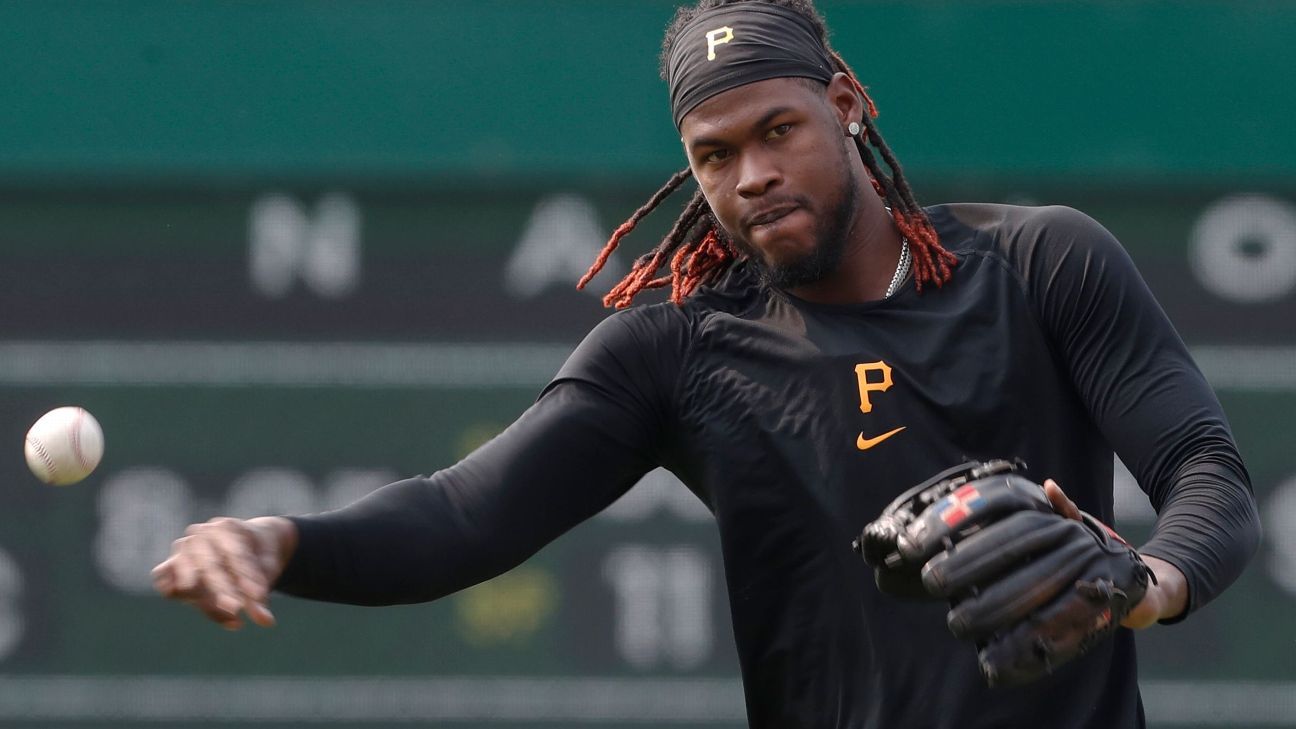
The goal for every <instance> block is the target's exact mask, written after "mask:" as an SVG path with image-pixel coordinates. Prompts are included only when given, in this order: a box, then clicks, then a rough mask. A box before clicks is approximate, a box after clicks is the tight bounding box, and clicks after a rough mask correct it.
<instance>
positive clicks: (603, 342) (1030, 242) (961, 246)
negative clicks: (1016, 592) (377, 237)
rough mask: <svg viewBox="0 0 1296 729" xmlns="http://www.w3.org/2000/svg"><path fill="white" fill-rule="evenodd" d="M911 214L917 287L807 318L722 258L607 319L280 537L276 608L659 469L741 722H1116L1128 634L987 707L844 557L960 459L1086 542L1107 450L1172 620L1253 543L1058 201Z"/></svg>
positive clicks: (440, 579) (1195, 400) (541, 523)
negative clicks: (1072, 523)
mask: <svg viewBox="0 0 1296 729" xmlns="http://www.w3.org/2000/svg"><path fill="white" fill-rule="evenodd" d="M929 215H930V216H931V219H932V222H933V224H934V225H935V226H936V229H937V231H938V233H939V235H940V238H941V241H942V243H943V244H944V245H945V247H946V248H948V249H949V250H951V251H952V252H953V253H954V254H955V255H956V256H957V257H958V259H959V262H958V266H957V268H956V270H955V274H954V277H953V279H952V280H951V281H950V282H949V283H947V284H946V285H945V286H943V287H941V288H936V287H928V288H927V289H925V290H924V291H923V292H922V293H921V294H919V293H918V292H917V291H915V290H914V287H913V283H912V282H909V283H907V284H905V285H904V286H903V287H902V288H901V289H900V290H899V291H898V292H897V293H896V294H895V295H894V296H893V297H891V298H889V299H885V300H880V301H874V302H869V303H863V304H858V305H847V306H829V305H821V304H813V303H810V302H806V301H803V300H799V299H797V298H795V297H793V296H790V295H788V294H786V293H784V292H781V291H778V290H774V289H771V288H768V287H766V286H765V285H763V284H762V283H761V282H760V281H759V279H758V278H757V277H756V276H755V275H753V273H752V271H751V270H750V269H749V267H748V266H746V265H742V264H739V265H737V266H735V267H734V269H733V270H732V271H731V272H730V273H729V274H728V275H727V276H726V278H725V279H724V280H723V281H722V282H720V283H719V284H717V285H716V286H714V287H708V288H704V289H702V290H700V291H699V292H698V293H697V294H695V295H694V296H692V297H690V299H689V300H688V301H687V302H686V303H685V304H684V305H683V306H675V305H671V304H662V305H654V306H643V307H637V308H633V309H630V310H627V311H625V312H621V313H618V314H616V315H613V316H611V317H609V318H608V319H606V320H605V321H604V322H602V323H601V324H600V325H599V326H598V327H596V328H595V329H594V331H593V332H591V334H590V335H589V336H588V337H587V338H586V339H585V341H584V342H583V343H582V344H581V345H580V346H579V347H578V348H577V349H576V351H575V352H574V353H573V354H572V356H571V358H570V359H569V360H568V361H567V363H566V364H565V365H564V366H563V368H562V369H561V371H560V372H559V373H558V375H557V376H556V377H555V378H554V380H553V381H552V382H551V383H550V384H549V385H548V387H546V388H545V390H544V391H543V393H542V394H541V395H540V397H539V399H538V400H537V402H536V403H535V405H533V406H532V407H531V408H530V409H529V410H528V411H527V412H526V413H525V414H524V415H523V416H522V417H521V418H519V419H518V421H517V422H515V423H514V424H513V425H512V426H510V427H509V428H508V429H507V430H506V431H505V432H504V433H503V434H501V435H500V436H498V437H497V438H495V439H494V440H492V441H491V442H489V443H487V444H486V445H484V446H482V447H481V448H480V449H479V450H477V451H476V452H474V453H473V454H472V455H470V456H468V457H467V458H466V459H464V460H463V461H462V462H460V463H458V464H456V465H454V466H452V467H450V468H447V469H444V470H442V471H439V472H437V473H435V474H434V475H432V476H430V477H426V478H416V479H410V480H407V481H402V482H399V483H396V484H392V485H390V486H387V487H385V488H383V489H380V490H379V491H377V492H375V493H374V494H373V495H371V496H369V497H367V498H365V499H362V500H361V501H359V502H357V503H356V504H354V505H352V506H350V507H347V508H345V509H342V510H340V511H336V512H330V513H326V514H321V515H316V516H311V517H296V518H295V521H296V523H297V525H298V528H299V530H300V543H299V546H298V549H297V552H296V554H295V555H294V556H293V559H292V561H291V563H290V564H289V566H288V569H287V571H286V572H285V574H284V575H283V577H282V578H281V580H280V582H279V584H278V589H280V590H283V591H285V592H289V593H293V594H297V595H303V596H307V597H313V598H317V599H324V600H334V601H341V602H351V603H361V604H383V603H396V602H411V601H422V600H431V599H435V598H437V597H440V596H443V595H446V594H449V593H451V592H453V591H455V590H458V589H461V588H464V587H467V586H469V585H472V584H474V583H477V582H480V581H482V580H485V579H488V578H490V577H492V576H494V575H496V574H499V573H501V572H503V571H505V570H507V569H509V568H510V567H512V566H514V565H516V564H518V563H520V562H521V561H523V560H525V559H526V558H527V557H528V556H530V555H531V554H533V553H534V552H535V551H537V550H538V549H539V548H540V547H542V546H543V545H545V544H546V543H547V542H549V541H550V540H552V539H553V538H555V537H556V536H558V535H559V534H561V533H563V532H564V531H566V530H567V529H570V528H571V527H572V526H574V525H576V524H577V523H579V522H580V521H582V520H583V519H585V518H587V517H589V516H591V515H593V514H595V513H596V512H598V511H599V510H600V509H602V508H604V507H605V506H607V505H608V504H610V503H611V502H612V501H614V500H615V499H616V498H617V497H618V496H620V495H621V494H622V493H623V492H624V491H625V490H626V489H628V488H629V487H630V486H631V485H632V484H634V483H635V482H636V481H637V480H638V479H639V478H640V477H641V476H642V475H643V474H644V473H645V472H647V471H648V470H650V469H652V468H653V467H655V466H658V465H662V466H665V467H667V468H669V469H671V470H672V471H674V472H675V473H676V474H677V475H678V476H679V477H680V478H681V479H682V480H683V481H684V483H685V484H687V485H688V487H689V488H690V489H691V490H693V491H694V492H695V493H696V494H697V495H698V497H699V498H701V499H702V500H703V501H704V502H705V503H706V504H707V506H708V507H709V508H710V509H711V511H712V512H713V513H714V514H715V519H716V523H717V525H718V527H719V530H720V539H721V545H722V550H723V555H724V566H725V575H726V580H727V585H728V592H729V602H730V609H731V611H732V615H733V625H734V632H735V638H736V640H737V647H738V654H739V659H740V664H741V669H742V675H743V682H744V688H745V691H746V696H747V710H748V717H749V721H750V723H751V725H752V726H754V727H780V728H786V727H852V728H858V727H887V728H890V727H900V726H905V727H955V726H957V727H959V728H960V729H971V728H973V727H983V726H984V727H1002V726H1043V725H1047V726H1050V727H1104V728H1107V727H1135V726H1141V725H1142V724H1143V716H1142V707H1141V703H1140V700H1139V695H1138V687H1137V683H1136V666H1135V655H1134V640H1133V635H1132V634H1131V632H1130V631H1128V630H1124V629H1122V630H1120V631H1119V632H1118V634H1117V635H1116V637H1115V639H1114V640H1110V641H1107V642H1105V643H1103V644H1102V645H1100V646H1098V647H1096V648H1095V649H1094V650H1093V651H1092V652H1091V653H1089V654H1087V655H1086V656H1084V657H1082V658H1080V659H1078V660H1076V661H1074V662H1072V663H1070V664H1068V665H1066V666H1064V667H1062V668H1061V669H1060V670H1058V671H1057V672H1056V673H1055V674H1053V675H1052V676H1049V677H1047V678H1045V679H1043V680H1042V681H1039V682H1037V683H1034V684H1030V685H1028V686H1024V687H1017V688H999V689H988V688H986V687H985V685H984V683H983V681H982V679H981V677H980V675H979V673H978V670H977V667H976V662H975V651H974V650H972V648H971V647H970V646H969V645H967V644H965V643H962V642H960V641H958V640H956V639H954V638H953V637H952V636H951V635H950V634H949V632H948V631H947V630H946V629H945V625H944V619H945V617H944V616H945V610H946V606H944V605H943V604H939V603H935V602H931V603H925V602H908V601H901V600H897V599H895V598H892V597H888V596H884V595H882V594H880V593H879V592H878V591H877V590H876V588H875V587H874V585H873V581H872V576H871V573H870V572H869V570H868V569H867V568H866V567H865V565H864V564H863V563H862V561H861V560H860V559H859V558H858V557H857V556H856V555H855V554H853V553H852V551H851V549H850V542H851V539H852V537H853V536H855V535H856V534H857V533H858V532H859V529H860V528H861V527H862V525H863V524H865V523H866V522H868V521H870V520H872V519H873V518H875V517H876V516H877V515H878V513H879V512H880V511H881V510H882V508H883V507H884V506H885V505H886V504H887V502H889V501H890V500H891V499H892V498H893V497H894V496H896V495H897V494H898V493H899V492H900V491H902V490H904V489H905V488H907V487H909V486H911V485H913V484H915V483H917V482H919V481H921V480H923V479H925V478H926V477H928V476H930V475H931V474H932V473H935V472H936V471H939V470H941V469H943V468H946V467H948V466H949V465H951V464H954V463H959V462H962V461H964V460H967V459H968V458H979V459H987V458H996V457H1014V456H1015V457H1020V458H1023V459H1024V460H1025V461H1026V462H1027V463H1028V464H1029V465H1030V467H1031V471H1030V473H1031V475H1032V476H1034V477H1035V478H1036V479H1037V480H1043V479H1044V478H1055V479H1057V480H1058V482H1059V483H1060V484H1061V485H1062V487H1063V488H1064V489H1065V490H1066V492H1067V494H1068V495H1069V496H1070V497H1071V498H1072V499H1073V500H1074V501H1075V502H1076V503H1077V504H1078V505H1079V506H1080V508H1081V509H1084V510H1086V511H1089V512H1090V513H1093V514H1095V515H1096V516H1098V517H1099V518H1101V519H1103V520H1104V521H1107V522H1108V523H1111V522H1112V520H1113V514H1112V463H1113V461H1112V451H1113V449H1114V450H1115V452H1116V453H1117V454H1119V456H1120V457H1121V459H1122V460H1123V461H1124V462H1125V463H1126V464H1127V465H1128V466H1129V467H1130V470H1131V471H1132V472H1133V473H1134V475H1135V476H1136V478H1137V479H1138V482H1139V484H1140V485H1141V486H1142V488H1143V489H1144V490H1145V491H1146V492H1147V494H1148V496H1149V498H1150V500H1151V502H1152V505H1153V506H1154V507H1155V508H1156V509H1157V511H1158V514H1159V517H1158V519H1157V523H1156V526H1155V528H1154V531H1153V534H1152V537H1151V539H1150V541H1149V542H1148V543H1147V544H1146V545H1144V546H1143V547H1142V549H1141V551H1142V552H1143V553H1144V554H1148V555H1154V556H1157V557H1160V558H1162V559H1165V560H1167V561H1169V562H1170V563H1171V564H1173V565H1175V566H1176V567H1177V568H1178V569H1180V570H1181V571H1182V572H1183V573H1184V575H1185V576H1186V577H1187V581H1188V586H1189V605H1188V612H1191V611H1193V610H1196V609H1197V608H1199V607H1201V606H1202V605H1204V604H1205V603H1207V602H1208V601H1209V600H1211V599H1212V598H1214V597H1215V596H1216V595H1218V594H1219V592H1220V591H1221V590H1222V589H1224V588H1225V587H1226V586H1227V585H1228V584H1229V583H1231V582H1232V581H1233V580H1234V579H1235V578H1236V577H1237V575H1238V574H1239V573H1240V572H1241V570H1242V569H1243V567H1244V566H1245V564H1246V562H1247V560H1248V559H1249V558H1250V556H1251V555H1252V553H1253V552H1254V550H1255V548H1256V546H1257V543H1258V540H1259V523H1258V518H1257V515H1256V510H1255V503H1254V498H1253V496H1252V493H1251V489H1250V484H1249V482H1248V476H1247V473H1246V470H1245V468H1244V466H1243V464H1242V461H1241V459H1240V458H1239V456H1238V452H1237V449H1236V446H1235V445H1234V442H1233V438H1232V435H1231V433H1230V431H1229V428H1228V424H1227V422H1226V421H1225V418H1224V415H1223V412H1222V410H1221V408H1220V406H1219V403H1218V401H1217V400H1216V398H1215V396H1214V394H1213V393H1212V392H1211V390H1210V388H1209V386H1208V385H1207V383H1206V381H1205V379H1204V378H1203V377H1202V375H1201V373H1200V372H1199V371H1198V369H1197V368H1196V366H1195V365H1194V364H1193V362H1192V360H1191V359H1190V357H1189V355H1188V352H1187V350H1186V348H1185V347H1184V345H1183V343H1182V342H1181V341H1180V339H1179V337H1178V335H1177V334H1176V333H1175V331H1174V329H1173V328H1172V327H1171V325H1170V323H1169V321H1168V320H1167V318H1166V316H1165V314H1164V313H1163V312H1162V310H1161V308H1160V307H1159V306H1158V304H1157V303H1156V301H1155V300H1154V299H1153V297H1152V295H1151V293H1150V292H1149V291H1148V289H1147V287H1146V285H1145V284H1144V282H1143V281H1142V279H1141V277H1140V276H1139V275H1138V273H1137V271H1136V270H1135V268H1134V266H1133V264H1132V262H1131V261H1130V260H1129V258H1128V256H1127V255H1126V254H1125V252H1124V250H1123V249H1122V248H1121V247H1120V245H1119V244H1118V243H1117V242H1116V241H1115V240H1114V239H1113V238H1112V236H1111V235H1110V234H1109V233H1108V232H1107V231H1106V230H1104V229H1103V228H1102V227H1101V226H1099V225H1098V224H1097V223H1095V222H1094V221H1092V220H1091V219H1089V218H1088V217H1086V216H1084V215H1083V214H1080V213H1078V212H1076V211H1074V210H1070V209H1066V208H1020V207H1011V206H1003V205H984V204H960V205H948V206H936V207H933V208H931V209H930V210H929ZM888 434H889V435H888ZM884 436H885V437H884Z"/></svg>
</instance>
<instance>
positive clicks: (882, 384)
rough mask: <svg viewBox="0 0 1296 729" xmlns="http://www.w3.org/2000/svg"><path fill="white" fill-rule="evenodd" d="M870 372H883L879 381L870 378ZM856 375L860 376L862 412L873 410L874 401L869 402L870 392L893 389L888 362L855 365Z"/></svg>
mask: <svg viewBox="0 0 1296 729" xmlns="http://www.w3.org/2000/svg"><path fill="white" fill-rule="evenodd" d="M870 372H880V373H882V377H881V379H879V380H878V381H877V382H871V381H870V380H869V373H870ZM855 375H856V376H857V377H859V393H860V412H865V413H871V412H873V403H871V402H869V393H870V392H886V391H887V390H890V389H891V368H890V367H889V366H888V365H887V363H886V362H882V361H880V360H879V361H877V362H865V363H863V364H857V365H855Z"/></svg>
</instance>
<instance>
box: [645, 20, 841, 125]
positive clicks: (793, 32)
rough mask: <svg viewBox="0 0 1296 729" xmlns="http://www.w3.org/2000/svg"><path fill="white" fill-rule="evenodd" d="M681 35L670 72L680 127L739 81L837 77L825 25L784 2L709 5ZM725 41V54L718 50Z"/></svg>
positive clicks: (672, 54)
mask: <svg viewBox="0 0 1296 729" xmlns="http://www.w3.org/2000/svg"><path fill="white" fill-rule="evenodd" d="M735 29H737V31H736V32H735ZM677 39H678V40H677V42H676V43H675V44H674V45H673V46H672V47H671V49H670V58H669V60H668V62H667V71H666V83H667V85H668V86H669V87H670V99H671V116H673V117H674V118H675V128H676V129H679V128H680V124H681V123H682V122H683V120H684V115H685V114H687V113H689V111H691V110H692V109H693V108H694V107H696V106H697V105H698V104H701V103H702V102H703V101H706V100H707V99H709V98H711V97H712V96H715V95H716V94H719V93H722V92H724V91H728V90H729V89H732V88H735V87H737V86H742V85H744V84H750V83H755V82H756V81H764V80H766V79H772V78H783V77H802V78H813V79H817V80H819V81H822V82H823V83H825V84H826V83H828V82H830V81H832V78H833V73H834V70H833V69H834V68H835V66H834V65H833V60H832V58H830V57H829V55H828V50H827V48H825V47H824V44H823V40H822V39H821V38H820V37H819V29H818V28H816V27H815V25H814V24H813V23H812V22H810V20H809V19H808V18H806V17H805V16H803V15H801V14H800V13H799V12H797V11H795V10H792V9H790V8H785V7H782V6H779V5H770V4H769V3H767V2H746V3H734V4H732V5H721V6H719V7H715V8H711V9H709V10H704V11H702V12H701V13H698V15H696V16H695V17H694V18H693V19H692V20H689V21H688V22H687V23H686V24H685V25H684V27H683V28H682V29H681V30H680V31H679V35H678V36H677ZM720 46H724V55H720V54H718V53H717V51H719V50H720Z"/></svg>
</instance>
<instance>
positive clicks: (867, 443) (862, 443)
mask: <svg viewBox="0 0 1296 729" xmlns="http://www.w3.org/2000/svg"><path fill="white" fill-rule="evenodd" d="M904 429H905V427H904V426H903V425H902V426H900V427H899V428H896V429H895V430H893V431H891V432H890V433H883V434H882V435H879V436H878V437H876V438H865V437H864V434H863V433H860V434H859V440H857V441H855V447H856V448H859V449H860V450H862V451H866V450H868V449H870V448H872V447H873V446H875V445H877V444H878V443H881V442H882V441H884V440H886V439H887V438H890V437H891V436H893V435H895V434H896V433H899V432H900V431H902V430H904Z"/></svg>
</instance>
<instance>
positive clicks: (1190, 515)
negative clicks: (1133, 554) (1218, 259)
mask: <svg viewBox="0 0 1296 729" xmlns="http://www.w3.org/2000/svg"><path fill="white" fill-rule="evenodd" d="M1038 235H1039V237H1040V245H1039V246H1037V247H1036V250H1035V251H1034V255H1032V256H1031V257H1030V261H1029V263H1028V267H1029V268H1030V278H1031V279H1032V280H1033V281H1035V282H1037V288H1035V289H1034V290H1033V291H1032V295H1033V296H1034V297H1035V303H1036V306H1037V311H1039V312H1040V315H1041V317H1042V319H1043V322H1042V323H1043V324H1044V326H1045V327H1046V329H1048V330H1049V333H1050V336H1051V337H1052V338H1053V342H1054V346H1055V347H1056V348H1057V350H1058V355H1059V357H1060V358H1061V360H1062V361H1063V363H1064V364H1065V366H1066V367H1067V368H1068V370H1069V374H1070V376H1071V379H1072V381H1073V382H1074V383H1075V387H1076V389H1077V391H1078V393H1079V394H1080V396H1081V399H1082V400H1083V401H1084V402H1085V404H1086V406H1087V407H1088V408H1089V411H1090V414H1091V416H1092V417H1093V419H1094V422H1095V423H1097V425H1098V427H1099V428H1100V430H1101V431H1102V433H1103V435H1104V436H1105V437H1106V439H1107V441H1108V443H1110V444H1111V445H1112V446H1113V448H1114V449H1115V450H1116V452H1117V454H1118V455H1119V456H1120V458H1121V460H1122V461H1123V462H1124V463H1125V464H1126V465H1127V466H1128V467H1129V469H1130V471H1131V472H1132V473H1133V474H1134V476H1135V478H1136V479H1137V481H1138V483H1139V485H1140V486H1141V487H1142V488H1143V489H1144V490H1145V491H1146V492H1147V494H1148V497H1149V499H1150V501H1151V502H1152V505H1153V507H1154V508H1155V509H1156V510H1157V514H1158V517H1157V521H1156V524H1155V526H1154V527H1153V531H1152V535H1151V537H1150V538H1149V540H1148V541H1147V543H1146V544H1144V545H1143V546H1142V547H1141V548H1140V549H1139V553H1140V554H1141V555H1142V556H1143V558H1144V560H1145V561H1146V562H1147V564H1148V566H1149V567H1150V568H1151V569H1152V570H1153V573H1154V575H1155V577H1156V582H1155V584H1150V585H1149V586H1148V593H1147V596H1146V597H1145V598H1144V599H1143V601H1142V602H1140V604H1139V605H1138V606H1137V607H1136V608H1135V609H1134V610H1133V611H1132V612H1131V613H1130V614H1129V616H1128V617H1127V618H1126V619H1125V621H1124V625H1126V626H1127V627H1131V628H1142V627H1147V626H1148V625H1152V624H1153V623H1156V622H1167V623H1168V622H1177V621H1179V620H1182V619H1183V618H1185V617H1187V615H1189V614H1191V613H1192V612H1193V611H1195V610H1196V609H1198V608H1200V607H1201V606H1203V605H1205V604H1206V603H1208V602H1210V600H1212V599H1214V598H1215V597H1216V596H1217V595H1219V593H1220V592H1222V591H1223V590H1224V589H1225V588H1226V587H1227V586H1228V585H1229V584H1231V583H1232V582H1233V581H1234V580H1235V579H1236V578H1237V577H1238V575H1239V574H1241V572H1242V570H1243V569H1244V568H1245V566H1246V564H1247V562H1248V561H1249V560H1250V559H1251V557H1252V556H1253V555H1254V553H1255V551H1256V548H1257V547H1258V545H1259V540H1260V521H1259V516H1258V514H1257V511H1256V504H1255V497H1254V495H1253V493H1252V491H1251V485H1250V479H1249V476H1248V474H1247V471H1246V467H1245V466H1244V465H1243V463H1242V459H1241V456H1240V455H1239V453H1238V449H1237V445H1236V444H1235V442H1234V440H1233V435H1232V432H1231V431H1230V429H1229V426H1228V422H1227V420H1226V419H1225V416H1224V412H1223V408H1222V407H1221V406H1220V403H1219V400H1218V398H1216V396H1215V393H1214V392H1213V391H1212V390H1211V388H1210V386H1209V385H1208V384H1207V382H1206V379H1205V377H1204V376H1203V375H1202V373H1201V371H1200V370H1199V369H1198V368H1197V366H1196V364H1195V363H1194V362H1193V361H1192V358H1191V356H1190V355H1189V353H1188V350H1187V347H1185V346H1184V344H1183V341H1182V340H1181V339H1180V338H1179V335H1178V334H1177V333H1176V332H1175V330H1174V328H1173V326H1172V325H1171V324H1170V321H1169V319H1168V317H1167V316H1166V315H1165V312H1164V311H1163V310H1162V309H1161V307H1160V305H1159V304H1158V303H1157V302H1156V300H1155V299H1154V298H1153V296H1152V293H1151V291H1150V290H1149V289H1148V287H1147V285H1146V283H1145V282H1144V281H1143V279H1142V277H1141V276H1140V275H1139V273H1138V271H1137V269H1135V267H1134V264H1133V262H1132V261H1131V260H1130V258H1129V256H1128V254H1127V253H1126V252H1125V250H1124V249H1123V248H1122V247H1121V246H1120V244H1119V243H1118V242H1117V241H1116V240H1115V238H1113V237H1112V235H1111V234H1110V233H1109V232H1108V231H1107V230H1106V229H1104V228H1103V227H1102V226H1101V225H1099V224H1098V223H1096V222H1094V221H1093V220H1092V219H1091V218H1089V217H1088V216H1085V215H1084V214H1082V213H1079V212H1076V211H1073V210H1068V209H1065V208H1057V209H1052V210H1051V211H1050V213H1049V215H1048V219H1047V220H1046V221H1043V222H1042V223H1041V227H1040V230H1039V232H1038ZM1038 282H1046V283H1038ZM1050 491H1051V492H1054V491H1056V492H1057V493H1051V497H1052V498H1053V499H1054V502H1055V505H1060V501H1059V500H1065V499H1066V497H1065V495H1062V494H1061V492H1060V490H1059V489H1057V487H1056V485H1054V486H1053V487H1052V488H1051V489H1050ZM1067 503H1069V500H1067ZM1071 508H1074V505H1072V507H1071ZM1062 510H1065V506H1063V507H1062Z"/></svg>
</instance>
